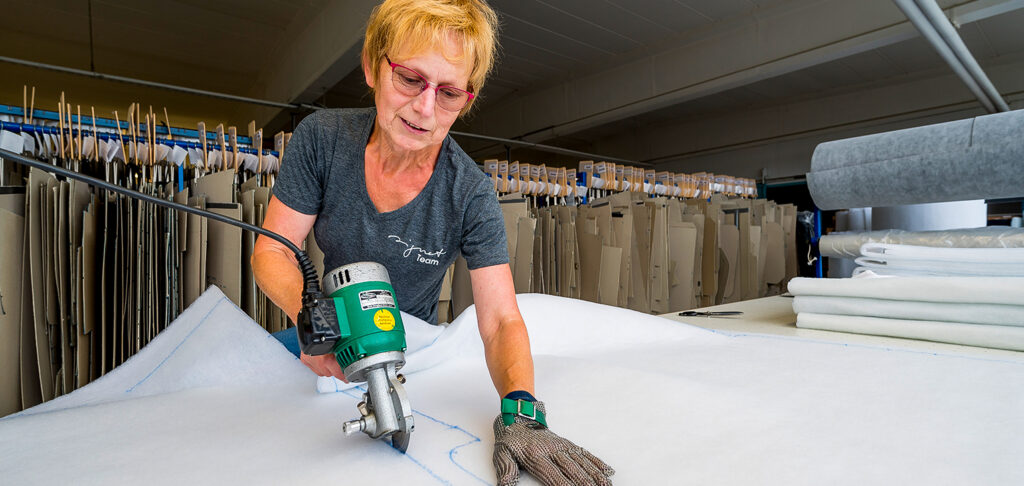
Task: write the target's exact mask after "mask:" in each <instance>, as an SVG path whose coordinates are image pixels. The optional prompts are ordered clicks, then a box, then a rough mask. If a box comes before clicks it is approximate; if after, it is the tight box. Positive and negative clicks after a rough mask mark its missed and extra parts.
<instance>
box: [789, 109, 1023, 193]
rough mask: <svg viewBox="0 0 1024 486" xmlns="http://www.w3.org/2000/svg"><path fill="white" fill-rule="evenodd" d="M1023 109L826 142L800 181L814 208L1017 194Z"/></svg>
mask: <svg viewBox="0 0 1024 486" xmlns="http://www.w3.org/2000/svg"><path fill="white" fill-rule="evenodd" d="M1021 160H1024V111H1022V110H1018V111H1011V112H1006V113H997V114H994V115H985V116H980V117H977V118H974V119H971V120H959V121H955V122H949V123H940V124H937V125H929V126H925V127H917V128H911V129H907V130H898V131H894V132H888V133H880V134H875V135H867V136H864V137H856V138H850V139H846V140H837V141H834V142H826V143H823V144H821V145H818V147H817V148H816V149H815V150H814V155H813V156H812V158H811V172H810V173H808V174H807V186H808V189H809V190H810V193H811V197H812V198H813V199H814V203H815V204H816V205H817V206H818V207H819V208H821V209H845V208H853V207H865V206H897V205H903V204H920V203H931V202H945V201H964V200H969V199H997V198H1011V197H1019V196H1022V195H1024V171H1022V170H1020V165H1021Z"/></svg>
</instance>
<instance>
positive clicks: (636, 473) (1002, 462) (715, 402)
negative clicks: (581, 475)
mask: <svg viewBox="0 0 1024 486" xmlns="http://www.w3.org/2000/svg"><path fill="white" fill-rule="evenodd" d="M519 307H520V309H521V310H522V312H523V315H524V318H525V320H526V322H527V323H528V326H529V330H530V340H531V344H532V345H533V352H534V358H535V364H536V374H537V394H538V396H539V397H540V398H542V399H543V400H545V401H546V402H547V405H548V411H549V414H548V421H549V423H550V425H551V427H552V429H553V430H554V431H555V432H557V433H560V434H562V435H564V436H566V437H568V438H570V439H572V440H574V441H576V442H577V443H579V444H580V445H583V446H585V447H587V448H588V449H590V450H591V451H592V452H593V453H594V454H596V455H598V456H599V457H601V458H603V459H604V460H606V461H607V462H608V463H609V464H611V465H612V466H614V467H615V468H616V470H617V474H616V475H615V476H614V480H615V484H617V485H634V484H638V485H639V484H643V485H646V484H684V485H685V484H695V485H706V484H715V485H732V484H743V485H749V484H768V485H770V484H780V485H802V484H807V485H812V484H813V485H819V484H830V485H843V484H850V485H862V484H1022V483H1024V468H1021V467H1020V457H1021V454H1022V453H1024V416H1022V414H1021V412H1020V411H1021V410H1024V358H1022V359H1020V360H1017V359H977V358H972V357H965V356H956V355H943V354H936V353H932V352H927V353H925V352H917V351H908V350H900V349H893V348H881V347H869V346H861V345H844V344H838V345H837V344H835V343H830V342H818V341H808V340H798V339H792V338H785V337H780V336H761V335H730V334H724V333H716V332H711V331H706V330H703V329H700V328H696V327H691V326H686V325H683V324H679V323H676V322H673V321H669V320H665V319H661V318H657V317H653V316H649V315H644V314H640V313H636V312H632V311H628V310H624V309H618V308H613V307H607V306H602V305H598V304H593V303H588V302H583V301H576V300H569V299H563V298H558V297H551V296H541V295H521V296H519ZM406 325H407V326H409V327H410V328H412V327H415V322H414V321H412V320H408V321H406ZM275 346H277V344H276V342H275V341H274V339H273V337H271V336H269V335H267V334H266V333H264V332H263V331H262V330H261V329H260V328H258V327H257V326H256V325H255V324H254V323H252V322H251V321H250V320H248V318H246V317H245V316H244V315H243V314H242V313H241V312H240V311H239V310H237V308H235V307H234V306H233V305H232V304H231V303H230V302H228V301H227V300H226V299H224V298H223V296H222V295H221V294H220V293H219V291H217V290H216V289H211V290H208V291H207V293H206V294H205V295H204V296H203V297H202V298H201V299H200V300H199V301H197V302H196V303H195V304H193V306H192V307H191V308H190V309H189V311H188V312H187V313H186V314H184V315H183V316H182V317H181V318H179V319H178V320H177V321H176V322H175V323H173V324H172V325H171V326H170V327H169V328H168V330H167V331H165V332H164V334H162V335H161V337H160V339H158V340H155V341H154V342H153V343H152V344H151V345H150V346H147V347H146V348H145V349H144V350H142V351H141V352H140V353H139V354H138V355H137V356H136V357H135V358H133V359H132V361H131V362H129V363H126V364H125V365H124V366H123V367H121V368H119V369H118V370H115V371H114V372H112V373H110V374H108V375H107V376H106V377H104V378H103V379H102V380H99V381H97V382H96V383H94V384H90V385H88V386H87V387H85V388H83V389H81V390H79V391H76V392H74V393H72V394H70V395H69V396H67V397H65V398H62V399H59V400H55V401H54V402H53V403H52V404H51V405H49V406H42V407H38V408H34V409H30V410H29V411H26V412H25V413H23V414H21V415H19V416H15V417H9V418H6V419H4V420H0V478H3V481H2V482H4V483H6V484H19V485H21V484H103V485H110V484H243V485H254V484H313V483H317V484H453V485H462V484H493V481H494V469H493V466H492V464H491V452H492V446H493V443H492V440H493V439H492V433H491V423H492V421H493V419H494V417H495V415H496V413H497V411H498V397H497V394H496V393H495V391H494V389H493V387H492V385H491V383H490V379H489V376H488V373H487V370H486V367H485V366H484V360H483V352H482V346H481V344H480V338H479V334H478V332H477V330H476V313H475V312H473V311H472V309H470V310H468V311H467V312H465V313H463V314H462V316H461V317H460V318H459V319H457V320H456V322H454V323H453V324H452V325H451V326H449V327H448V328H447V329H445V330H444V331H443V332H442V333H441V335H440V336H439V339H438V340H437V341H436V342H435V343H434V344H432V345H430V346H426V347H424V348H422V349H420V350H419V351H417V352H413V353H410V354H409V361H410V364H409V366H410V368H411V367H413V366H420V365H417V364H416V362H417V361H419V360H421V359H422V360H424V361H425V362H426V361H428V358H429V359H437V362H436V363H434V365H433V366H427V365H423V366H421V369H420V370H419V371H412V372H410V373H407V374H406V376H407V377H408V383H407V384H406V389H407V391H408V393H409V398H410V401H411V403H412V405H413V407H414V409H415V420H416V431H415V432H414V433H413V436H412V443H411V446H410V449H409V451H408V454H406V455H403V454H400V453H398V452H396V451H394V450H393V449H391V448H390V447H389V446H387V445H385V444H384V443H382V442H380V441H374V440H371V439H369V438H367V437H365V436H363V435H362V434H359V435H357V436H355V437H345V436H343V434H342V432H341V423H342V422H343V421H344V420H347V419H351V418H353V417H354V416H355V415H356V414H357V412H356V410H355V405H356V403H357V402H358V401H359V392H358V391H357V390H349V391H347V392H343V393H329V394H317V393H316V392H315V391H314V382H315V377H314V376H313V374H312V373H310V372H309V371H307V370H305V368H304V367H303V366H302V365H301V364H300V363H299V362H298V361H297V360H296V359H295V358H294V357H292V356H290V355H288V354H287V353H286V352H285V351H284V350H283V349H280V348H279V347H275ZM431 353H434V357H433V358H430V354H431ZM442 358H443V359H442ZM520 484H525V485H529V484H536V482H534V481H533V480H532V478H529V477H524V479H523V481H522V482H521V483H520Z"/></svg>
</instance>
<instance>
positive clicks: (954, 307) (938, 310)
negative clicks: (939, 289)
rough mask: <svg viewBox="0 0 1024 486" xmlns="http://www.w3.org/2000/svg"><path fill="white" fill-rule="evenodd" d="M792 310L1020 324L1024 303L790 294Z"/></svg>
mask: <svg viewBox="0 0 1024 486" xmlns="http://www.w3.org/2000/svg"><path fill="white" fill-rule="evenodd" d="M793 312H796V313H797V314H802V313H804V312H809V313H813V314H836V315H845V316H864V317H884V318H888V319H912V320H921V321H942V322H964V323H970V324H989V325H993V326H1018V327H1024V304H1022V305H1002V304H949V303H942V302H915V301H910V300H884V299H863V298H858V297H825V296H818V295H798V296H796V297H794V298H793Z"/></svg>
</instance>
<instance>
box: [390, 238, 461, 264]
mask: <svg viewBox="0 0 1024 486" xmlns="http://www.w3.org/2000/svg"><path fill="white" fill-rule="evenodd" d="M388 239H389V240H391V241H394V242H395V243H398V244H399V245H403V246H405V250H404V251H402V256H403V257H405V258H409V257H410V256H413V255H415V256H416V261H418V262H420V263H423V264H426V265H440V264H441V260H440V258H441V256H442V255H444V254H446V253H447V252H445V251H444V248H442V249H440V250H437V251H427V250H424V249H423V248H420V247H418V246H416V245H413V244H411V243H407V242H405V241H403V240H402V238H401V237H399V236H398V235H388Z"/></svg>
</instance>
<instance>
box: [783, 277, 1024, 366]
mask: <svg viewBox="0 0 1024 486" xmlns="http://www.w3.org/2000/svg"><path fill="white" fill-rule="evenodd" d="M979 264H987V262H981V263H979ZM1018 266H1024V265H1020V264H1018ZM789 291H790V293H792V294H793V295H794V299H793V310H794V312H796V313H797V322H796V325H797V327H801V328H810V329H823V330H828V331H840V332H852V333H858V334H873V335H880V336H892V337H901V338H910V339H921V340H926V341H938V342H946V343H954V344H964V345H969V346H982V347H988V348H1000V349H1011V350H1016V351H1024V277H977V276H972V277H961V276H955V277H947V276H900V277H880V276H878V275H876V274H874V273H873V272H871V271H866V272H862V273H861V274H860V275H858V276H857V277H855V278H845V279H811V278H795V279H793V280H792V281H790V283H789Z"/></svg>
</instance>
